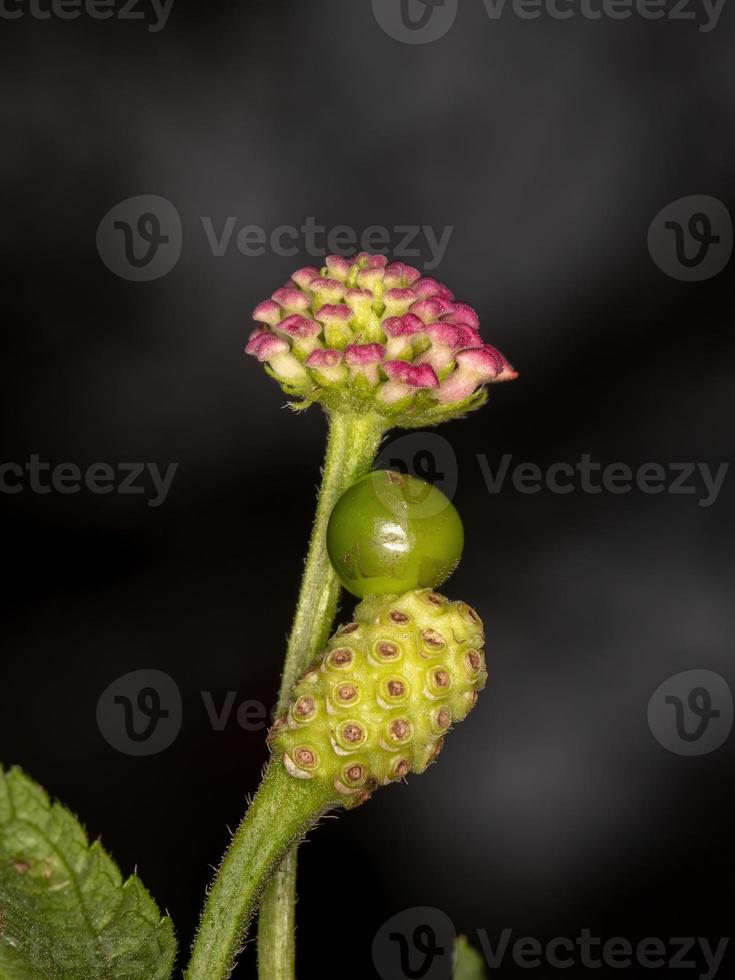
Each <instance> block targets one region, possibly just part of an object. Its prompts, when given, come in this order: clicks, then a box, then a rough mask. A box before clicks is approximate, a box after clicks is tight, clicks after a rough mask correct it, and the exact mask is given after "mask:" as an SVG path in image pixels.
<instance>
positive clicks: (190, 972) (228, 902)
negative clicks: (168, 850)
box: [184, 763, 333, 980]
mask: <svg viewBox="0 0 735 980" xmlns="http://www.w3.org/2000/svg"><path fill="white" fill-rule="evenodd" d="M332 802H333V801H332V800H330V798H329V793H328V791H327V789H325V787H324V786H323V785H320V783H319V781H317V780H310V779H309V780H301V779H294V778H293V777H292V776H289V775H288V773H287V772H286V771H285V769H284V768H283V766H282V765H281V764H280V763H272V764H271V765H270V766H269V767H268V769H267V770H266V773H265V776H264V777H263V781H262V782H261V784H260V788H259V789H258V792H257V793H256V795H255V798H254V799H253V802H252V803H251V805H250V807H249V808H248V811H247V813H246V815H245V818H244V820H243V821H242V823H241V824H240V826H239V827H238V829H237V832H236V833H235V835H234V837H233V838H232V843H231V845H230V847H229V849H228V851H227V853H226V854H225V857H224V860H223V862H222V864H221V866H220V868H219V871H218V872H217V875H216V877H215V879H214V883H213V884H212V887H211V889H210V892H209V895H208V897H207V902H206V904H205V907H204V912H203V914H202V919H201V922H200V923H199V931H198V933H197V938H196V941H195V943H194V948H193V950H192V956H191V960H190V962H189V966H188V968H187V970H186V972H185V974H184V976H185V977H186V980H226V978H227V977H229V976H230V974H231V972H232V969H233V967H234V964H235V958H236V956H237V954H238V952H239V950H240V948H241V946H242V943H243V940H244V938H245V933H246V930H247V927H248V924H249V922H250V919H251V918H252V916H253V913H254V911H255V908H256V905H257V902H258V898H259V896H260V894H261V892H262V889H263V886H264V884H265V882H266V881H267V880H268V876H269V875H270V874H271V873H272V871H273V869H274V868H275V867H276V866H277V864H278V862H279V861H281V860H282V858H283V856H284V854H286V852H287V851H288V850H289V848H291V847H292V846H293V844H294V843H296V842H297V841H299V840H301V838H303V836H304V835H305V834H306V832H307V831H308V830H309V828H310V827H311V826H312V825H313V824H314V823H315V822H316V820H317V819H318V818H319V816H320V815H321V814H322V813H324V812H326V810H328V809H329V808H330V806H331V805H332Z"/></svg>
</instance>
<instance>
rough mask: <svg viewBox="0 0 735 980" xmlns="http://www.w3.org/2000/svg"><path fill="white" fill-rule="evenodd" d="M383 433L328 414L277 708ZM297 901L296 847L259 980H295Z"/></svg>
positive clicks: (283, 875)
mask: <svg viewBox="0 0 735 980" xmlns="http://www.w3.org/2000/svg"><path fill="white" fill-rule="evenodd" d="M383 432H384V423H383V421H382V420H381V419H380V418H379V417H378V416H376V415H373V414H365V415H346V414H335V415H332V416H330V419H329V436H328V438H327V450H326V455H325V458H324V468H323V471H322V483H321V487H320V489H319V497H318V500H317V509H316V517H315V520H314V528H313V530H312V534H311V541H310V542H309V551H308V553H307V557H306V564H305V567H304V577H303V579H302V581H301V590H300V592H299V599H298V603H297V605H296V615H295V616H294V621H293V625H292V627H291V635H290V636H289V640H288V648H287V651H286V662H285V665H284V669H283V676H282V680H281V692H280V697H279V701H278V711H279V712H280V711H282V710H283V709H284V708H285V707H286V705H287V704H288V699H289V696H290V694H291V689H292V687H293V685H294V683H295V681H296V679H297V678H298V677H299V675H300V674H301V673H303V671H304V670H305V669H306V668H307V667H308V665H309V664H310V663H311V661H312V660H314V658H315V657H317V656H318V654H319V653H321V651H322V649H323V648H324V645H325V643H326V641H327V639H328V638H329V633H330V630H331V628H332V623H333V621H334V617H335V615H336V612H337V600H338V599H339V591H340V584H339V579H338V578H337V576H336V575H335V573H334V570H333V568H332V565H331V563H330V561H329V556H328V555H327V546H326V531H327V522H328V521H329V515H330V514H331V513H332V509H333V508H334V505H335V503H336V502H337V500H338V498H339V497H340V496H341V494H342V493H343V492H344V491H345V490H346V489H347V487H348V486H350V484H352V483H354V481H355V480H357V479H359V477H361V476H362V475H363V474H365V473H367V472H368V471H369V469H370V467H371V466H372V464H373V460H374V459H375V454H376V452H377V451H378V446H379V445H380V440H381V438H382V436H383ZM295 905H296V848H293V850H292V851H290V852H289V854H288V856H287V858H286V860H285V861H284V862H283V864H282V865H281V867H280V868H279V869H278V871H276V873H275V874H274V875H273V877H272V878H271V880H270V881H269V883H268V885H267V886H266V889H265V892H264V894H263V898H262V901H261V904H260V913H259V917H258V976H259V978H260V980H294V977H295V975H296V968H295V960H296V942H295V919H296V913H295Z"/></svg>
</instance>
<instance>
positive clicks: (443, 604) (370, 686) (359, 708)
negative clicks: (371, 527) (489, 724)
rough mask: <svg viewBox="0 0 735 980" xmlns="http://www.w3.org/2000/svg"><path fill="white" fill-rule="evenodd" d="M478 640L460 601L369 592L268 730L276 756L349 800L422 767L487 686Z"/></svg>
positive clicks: (474, 618)
mask: <svg viewBox="0 0 735 980" xmlns="http://www.w3.org/2000/svg"><path fill="white" fill-rule="evenodd" d="M483 642H484V636H483V628H482V622H481V620H480V618H479V616H478V615H477V613H476V612H475V611H474V610H473V609H471V608H470V606H468V605H467V604H466V603H464V602H450V601H449V600H448V599H445V598H444V597H443V596H440V595H438V594H437V593H436V592H432V591H430V590H429V589H422V590H419V591H414V592H407V593H406V594H405V595H401V596H370V597H368V598H367V599H365V600H364V601H363V602H361V603H360V605H359V606H358V607H357V609H356V610H355V620H354V622H352V623H348V624H347V625H346V626H342V627H341V628H340V629H338V630H337V632H336V633H335V634H334V636H333V637H332V638H331V639H330V640H329V642H328V644H327V649H326V650H325V651H324V653H323V654H322V656H321V657H320V658H319V660H318V661H317V662H316V663H315V664H314V665H313V666H312V667H311V668H310V669H309V670H307V672H306V673H305V674H304V675H303V676H302V677H301V678H300V679H299V681H298V682H297V684H296V687H295V688H294V692H293V698H292V701H291V704H290V706H289V708H288V710H287V712H286V713H285V714H283V715H281V716H280V717H279V718H278V719H277V720H276V722H275V723H274V725H273V727H272V729H271V731H270V733H269V736H268V741H269V744H270V746H271V749H272V751H273V754H274V756H275V757H276V758H280V759H281V760H282V761H283V764H284V766H285V768H286V769H287V770H288V772H289V773H290V774H291V775H292V776H294V777H296V778H299V779H315V780H321V781H323V782H324V783H325V784H326V785H327V786H328V789H329V791H334V799H335V801H340V802H342V803H343V804H344V805H345V806H347V807H349V806H355V805H357V804H358V803H362V802H363V801H364V800H365V799H367V798H368V797H369V796H370V794H371V792H372V791H373V790H374V789H375V787H376V786H378V785H382V784H386V783H390V782H392V781H394V780H398V779H402V778H403V777H404V776H407V775H408V773H410V772H423V771H424V769H426V767H427V766H428V765H429V764H430V763H431V762H433V761H434V759H435V758H436V756H437V755H438V754H439V751H440V749H441V746H442V741H443V736H444V735H445V734H446V732H447V731H448V729H449V728H450V726H451V725H452V724H453V723H454V722H457V721H461V720H462V719H463V718H464V717H465V716H466V715H467V714H468V712H469V711H470V710H471V709H472V708H473V707H474V705H475V702H476V700H477V692H478V691H479V690H481V689H482V688H483V687H484V686H485V681H486V680H487V671H486V669H485V657H484V653H483V649H482V648H483Z"/></svg>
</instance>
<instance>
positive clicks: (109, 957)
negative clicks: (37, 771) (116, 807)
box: [0, 767, 176, 980]
mask: <svg viewBox="0 0 735 980" xmlns="http://www.w3.org/2000/svg"><path fill="white" fill-rule="evenodd" d="M175 957H176V940H175V939H174V931H173V925H172V924H171V920H170V919H169V918H167V917H166V918H162V917H161V914H160V912H159V911H158V908H157V907H156V904H155V902H154V901H153V899H152V898H151V896H150V895H149V894H148V892H147V891H146V889H145V887H144V886H143V884H142V883H141V881H140V880H139V879H138V878H137V877H135V876H133V877H131V878H128V879H127V881H123V878H122V875H121V874H120V871H119V870H118V867H117V865H116V864H115V863H114V861H112V859H111V858H110V857H108V855H107V854H106V853H105V851H104V850H103V849H102V846H101V844H100V843H99V842H98V841H96V842H95V843H94V844H92V845H91V846H90V844H89V841H88V839H87V835H86V834H85V832H84V830H83V829H82V827H81V826H80V824H79V822H78V821H77V820H76V818H75V817H74V815H73V814H72V813H70V812H69V810H67V809H66V807H64V806H62V805H61V804H60V803H51V801H50V800H49V798H48V796H47V795H46V793H45V792H44V791H43V790H42V789H41V787H40V786H38V785H37V784H36V783H34V782H33V780H31V779H29V778H28V776H26V775H24V774H23V773H22V772H21V771H20V770H19V769H11V770H10V771H9V772H3V769H2V767H0V980H169V977H170V976H171V972H172V970H173V964H174V959H175Z"/></svg>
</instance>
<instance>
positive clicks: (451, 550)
mask: <svg viewBox="0 0 735 980" xmlns="http://www.w3.org/2000/svg"><path fill="white" fill-rule="evenodd" d="M463 545H464V530H463V527H462V520H461V518H460V516H459V514H458V513H457V511H456V509H455V508H454V506H453V505H452V502H451V501H450V500H449V498H448V497H445V496H444V494H443V493H442V492H441V490H438V489H437V488H436V487H435V486H432V484H431V483H426V482H425V481H424V480H418V479H416V477H413V476H406V475H405V474H403V473H397V472H394V471H393V470H375V471H374V472H372V473H368V474H367V475H366V476H364V477H362V479H360V480H358V481H357V482H356V483H354V484H353V485H352V486H351V487H349V488H348V489H347V490H346V491H345V492H344V493H343V494H342V496H341V497H340V499H339V500H338V501H337V503H336V505H335V507H334V510H333V511H332V514H331V517H330V518H329V525H328V527H327V551H328V552H329V560H330V561H331V562H332V565H333V566H334V570H335V571H336V572H337V574H338V575H339V578H340V581H341V582H342V585H344V587H345V588H346V589H347V590H348V591H349V592H351V593H352V594H353V595H355V596H357V597H358V598H360V599H362V598H363V597H364V596H366V595H387V594H390V595H393V594H400V593H403V592H407V591H408V590H409V589H425V588H429V589H435V588H437V587H438V586H440V585H441V584H442V582H444V581H446V579H447V578H448V577H449V576H450V575H451V574H452V572H453V571H454V569H455V568H456V567H457V565H458V564H459V560H460V558H461V557H462V547H463Z"/></svg>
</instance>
